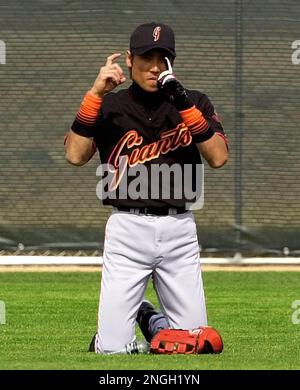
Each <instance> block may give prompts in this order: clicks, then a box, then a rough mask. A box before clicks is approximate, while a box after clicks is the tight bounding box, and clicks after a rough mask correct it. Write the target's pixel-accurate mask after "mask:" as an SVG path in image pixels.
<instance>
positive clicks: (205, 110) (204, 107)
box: [197, 95, 228, 148]
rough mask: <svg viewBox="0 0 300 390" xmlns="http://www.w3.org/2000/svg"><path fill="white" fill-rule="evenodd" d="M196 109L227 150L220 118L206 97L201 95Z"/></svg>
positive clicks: (226, 141)
mask: <svg viewBox="0 0 300 390" xmlns="http://www.w3.org/2000/svg"><path fill="white" fill-rule="evenodd" d="M197 108H199V110H200V111H201V112H202V114H203V115H204V117H205V119H206V120H207V121H208V123H209V125H210V128H211V129H212V130H213V131H214V132H215V133H216V134H217V135H219V136H220V137H221V138H223V140H224V142H225V143H226V146H227V148H228V138H227V136H226V133H225V131H224V128H223V125H222V122H221V118H220V116H219V114H218V113H217V112H216V110H215V108H214V106H213V104H212V102H211V101H210V100H209V98H208V97H207V96H206V95H202V97H201V98H200V100H199V103H198V105H197Z"/></svg>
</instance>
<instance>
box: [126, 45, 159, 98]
mask: <svg viewBox="0 0 300 390" xmlns="http://www.w3.org/2000/svg"><path fill="white" fill-rule="evenodd" d="M165 56H166V52H165V51H164V50H158V49H153V50H150V51H148V52H146V53H145V54H142V55H134V56H132V55H129V57H128V59H129V62H127V65H128V66H129V67H130V68H131V78H132V80H134V81H135V82H136V83H137V84H138V85H139V86H140V87H141V88H143V89H144V90H145V91H147V92H156V91H157V78H158V76H159V75H160V73H161V72H163V71H164V70H166V69H167V64H166V60H165Z"/></svg>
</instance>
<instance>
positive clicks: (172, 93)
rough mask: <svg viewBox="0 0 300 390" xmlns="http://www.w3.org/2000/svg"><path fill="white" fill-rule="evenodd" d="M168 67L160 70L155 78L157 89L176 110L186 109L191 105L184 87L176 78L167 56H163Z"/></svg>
mask: <svg viewBox="0 0 300 390" xmlns="http://www.w3.org/2000/svg"><path fill="white" fill-rule="evenodd" d="M165 60H166V63H167V67H168V69H167V70H165V71H164V72H162V73H161V74H160V75H159V76H158V79H157V86H158V89H159V90H161V91H162V93H163V94H164V95H165V97H166V99H167V100H168V101H169V102H170V103H171V104H173V105H174V106H175V107H176V108H177V110H178V111H182V110H186V109H188V108H190V107H192V106H193V103H192V102H191V101H190V100H189V98H188V95H187V92H186V90H185V89H184V87H183V86H182V85H181V84H180V82H179V81H178V80H177V79H176V76H175V75H174V73H173V70H172V66H171V63H170V61H169V59H168V57H165Z"/></svg>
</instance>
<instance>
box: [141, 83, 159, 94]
mask: <svg viewBox="0 0 300 390" xmlns="http://www.w3.org/2000/svg"><path fill="white" fill-rule="evenodd" d="M144 89H145V91H147V92H157V91H158V87H157V81H156V80H148V82H147V83H145V85H144Z"/></svg>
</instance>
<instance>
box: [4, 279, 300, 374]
mask: <svg viewBox="0 0 300 390" xmlns="http://www.w3.org/2000/svg"><path fill="white" fill-rule="evenodd" d="M204 283H205V291H206V299H207V311H208V317H209V324H210V325H212V326H214V327H216V328H217V329H218V330H219V331H220V332H221V334H222V336H223V341H224V351H223V353H222V354H220V355H198V356H184V355H180V356H166V355H165V356H157V355H134V356H130V355H117V356H101V355H96V354H93V353H88V352H87V348H88V345H89V342H90V339H91V337H92V335H93V334H94V332H95V327H96V321H97V310H98V294H99V273H97V272H95V273H93V272H69V273H62V272H58V273H54V272H49V273H48V272H47V273H39V272H37V273H35V272H25V273H24V272H21V273H1V274H0V300H2V301H4V302H5V304H6V324H5V325H0V369H9V370H10V369H35V370H36V369H58V370H60V369H64V370H66V369H67V370H68V369H84V370H90V369H91V370H116V369H117V370H150V369H151V370H152V369H153V370H155V369H158V370H201V369H206V370H207V369H221V370H225V369H276V370H277V369H300V324H299V325H295V324H293V323H292V319H291V318H292V313H293V309H292V308H291V305H292V302H293V301H294V300H299V299H300V273H298V272H205V273H204ZM147 296H148V298H149V299H151V300H152V301H153V302H154V303H156V302H157V300H156V297H155V295H154V292H153V290H152V287H151V286H149V289H148V294H147ZM299 317H300V316H299ZM120 331H121V330H120ZM138 336H139V337H140V333H139V331H138Z"/></svg>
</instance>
